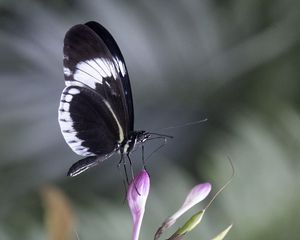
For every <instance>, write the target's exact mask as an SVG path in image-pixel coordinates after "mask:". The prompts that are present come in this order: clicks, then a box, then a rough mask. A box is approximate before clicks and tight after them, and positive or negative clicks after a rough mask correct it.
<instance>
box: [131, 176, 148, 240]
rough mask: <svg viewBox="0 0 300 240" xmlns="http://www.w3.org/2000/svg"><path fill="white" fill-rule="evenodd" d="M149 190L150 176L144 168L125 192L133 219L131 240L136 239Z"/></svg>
mask: <svg viewBox="0 0 300 240" xmlns="http://www.w3.org/2000/svg"><path fill="white" fill-rule="evenodd" d="M149 190H150V177H149V175H148V173H147V172H146V171H145V170H142V171H140V173H139V174H138V175H137V176H136V177H135V178H134V179H133V181H132V182H131V183H130V185H129V188H128V192H127V201H128V205H129V208H130V211H131V215H132V219H133V232H132V240H138V238H139V234H140V229H141V225H142V220H143V216H144V212H145V206H146V201H147V197H148V194H149Z"/></svg>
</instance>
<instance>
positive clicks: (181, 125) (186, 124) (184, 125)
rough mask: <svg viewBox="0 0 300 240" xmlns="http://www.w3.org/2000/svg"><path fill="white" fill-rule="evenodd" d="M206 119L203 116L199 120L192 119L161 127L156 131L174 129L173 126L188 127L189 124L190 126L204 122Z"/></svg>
mask: <svg viewBox="0 0 300 240" xmlns="http://www.w3.org/2000/svg"><path fill="white" fill-rule="evenodd" d="M207 120H208V119H207V118H204V119H201V120H198V121H194V122H188V123H184V124H178V125H175V126H171V127H165V128H161V129H158V130H157V131H162V130H169V129H174V128H182V127H189V126H192V125H197V124H200V123H203V122H206V121H207Z"/></svg>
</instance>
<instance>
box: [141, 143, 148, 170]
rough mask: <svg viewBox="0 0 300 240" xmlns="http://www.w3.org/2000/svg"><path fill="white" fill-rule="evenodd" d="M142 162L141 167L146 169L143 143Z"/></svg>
mask: <svg viewBox="0 0 300 240" xmlns="http://www.w3.org/2000/svg"><path fill="white" fill-rule="evenodd" d="M142 162H143V168H144V169H145V170H146V172H148V171H147V168H146V162H145V148H144V144H142Z"/></svg>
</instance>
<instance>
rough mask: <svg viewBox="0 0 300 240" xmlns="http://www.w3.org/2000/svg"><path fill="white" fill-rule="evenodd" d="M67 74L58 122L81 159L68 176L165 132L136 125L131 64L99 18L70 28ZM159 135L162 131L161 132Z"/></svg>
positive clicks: (65, 62) (66, 45) (126, 153)
mask: <svg viewBox="0 0 300 240" xmlns="http://www.w3.org/2000/svg"><path fill="white" fill-rule="evenodd" d="M63 53H64V59H63V65H64V78H65V84H66V87H65V88H64V89H63V91H62V94H61V98H60V104H59V109H58V122H59V125H60V129H61V132H62V135H63V137H64V139H65V141H66V142H67V144H68V145H69V147H70V148H71V149H72V150H73V151H74V152H75V153H76V154H78V155H80V156H83V157H84V158H83V159H82V160H79V161H77V162H76V163H74V164H73V165H72V166H71V168H70V169H69V171H68V176H76V175H78V174H80V173H82V172H84V171H86V170H87V169H89V168H91V167H93V166H96V165H98V164H99V163H101V162H102V161H104V160H106V159H108V158H109V157H111V156H112V155H113V154H114V153H116V152H118V153H120V154H121V160H120V163H121V162H122V161H124V156H127V157H128V159H129V160H130V158H129V154H130V153H131V152H132V151H133V149H134V148H135V147H136V146H137V145H138V144H141V143H144V142H145V141H146V140H149V139H151V136H153V135H156V137H155V138H157V137H158V138H159V137H162V138H165V137H166V136H164V135H160V134H155V133H150V132H147V131H135V130H134V109H133V100H132V92H131V86H130V81H129V76H128V72H127V68H126V65H125V61H124V58H123V56H122V53H121V51H120V49H119V47H118V45H117V43H116V41H115V40H114V38H113V37H112V35H111V34H110V33H109V32H108V31H107V30H106V29H105V28H104V27H103V26H102V25H100V24H99V23H97V22H93V21H91V22H87V23H85V24H78V25H75V26H73V27H72V28H70V29H69V31H68V32H67V33H66V35H65V38H64V48H63ZM157 135H158V136H157Z"/></svg>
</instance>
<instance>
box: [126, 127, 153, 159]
mask: <svg viewBox="0 0 300 240" xmlns="http://www.w3.org/2000/svg"><path fill="white" fill-rule="evenodd" d="M149 137H150V134H149V133H148V132H146V131H132V132H130V133H129V134H128V137H127V138H125V139H124V140H123V142H122V143H121V145H120V153H121V154H128V153H130V152H131V151H133V149H134V148H135V146H136V145H137V144H138V143H144V142H145V141H146V140H147V139H148V138H149Z"/></svg>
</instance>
